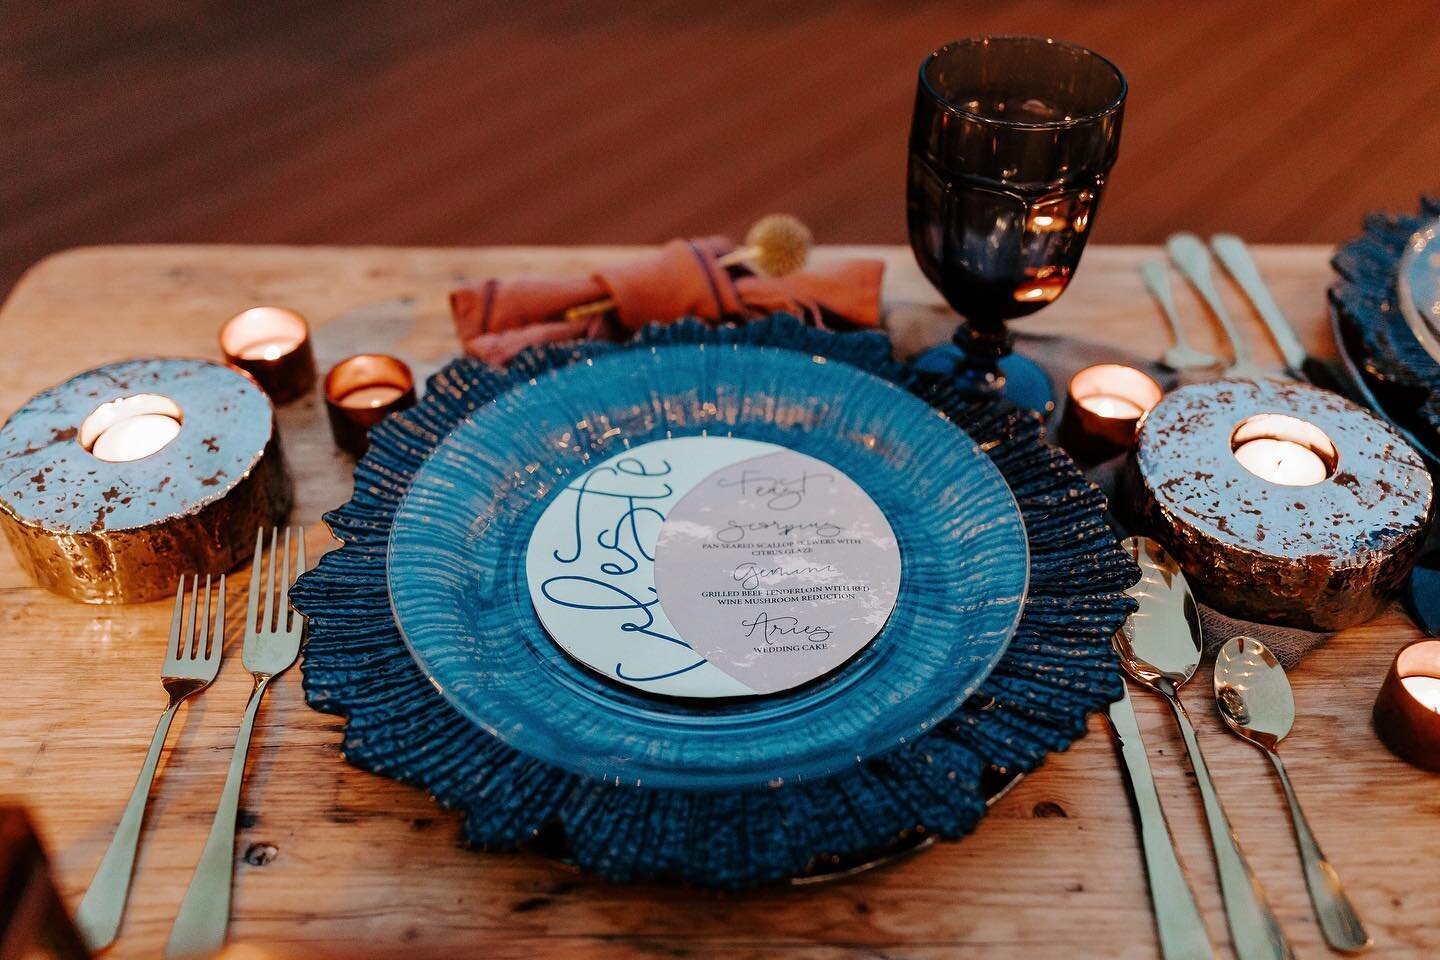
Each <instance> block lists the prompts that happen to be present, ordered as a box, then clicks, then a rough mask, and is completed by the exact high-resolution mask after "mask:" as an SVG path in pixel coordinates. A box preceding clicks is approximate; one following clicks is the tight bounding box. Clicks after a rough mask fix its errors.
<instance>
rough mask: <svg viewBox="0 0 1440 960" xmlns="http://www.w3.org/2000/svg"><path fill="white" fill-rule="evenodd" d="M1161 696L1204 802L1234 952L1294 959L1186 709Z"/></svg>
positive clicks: (1243, 957) (1247, 957)
mask: <svg viewBox="0 0 1440 960" xmlns="http://www.w3.org/2000/svg"><path fill="white" fill-rule="evenodd" d="M1165 699H1166V700H1168V701H1169V702H1170V708H1171V711H1172V712H1173V713H1174V714H1175V723H1176V724H1177V725H1178V726H1179V727H1180V735H1181V737H1183V738H1184V740H1185V750H1186V752H1187V753H1188V754H1189V755H1190V765H1191V767H1192V768H1193V769H1194V771H1195V781H1196V783H1197V784H1198V785H1199V787H1200V797H1201V799H1202V800H1203V801H1204V803H1205V822H1206V824H1207V825H1208V826H1209V828H1210V844H1211V846H1212V847H1214V849H1215V865H1216V867H1217V868H1218V870H1219V873H1220V896H1221V898H1222V899H1223V900H1224V902H1225V921H1226V923H1227V924H1228V925H1229V927H1230V939H1231V940H1232V941H1233V942H1234V945H1235V955H1236V956H1237V957H1239V958H1240V960H1294V958H1295V953H1294V951H1293V950H1291V948H1290V942H1289V941H1288V940H1286V939H1285V933H1284V931H1283V930H1281V929H1280V921H1279V920H1277V919H1276V918H1275V911H1274V910H1272V909H1271V908H1270V902H1269V901H1268V900H1267V899H1266V898H1265V891H1264V889H1263V888H1262V887H1261V886H1260V880H1259V879H1258V878H1257V877H1256V876H1255V871H1254V870H1252V869H1250V864H1249V862H1248V861H1246V859H1245V855H1244V854H1243V853H1241V852H1240V841H1239V840H1237V839H1236V838H1235V831H1234V830H1233V829H1232V828H1231V827H1230V821H1229V820H1228V819H1227V818H1226V816H1225V808H1224V807H1223V806H1221V804H1220V795H1219V794H1217V793H1216V792H1215V784H1214V782H1213V781H1212V780H1211V779H1210V769H1209V768H1208V767H1207V766H1205V756H1204V754H1202V753H1201V752H1200V741H1199V740H1198V739H1197V738H1196V736H1195V728H1194V727H1193V726H1191V725H1190V718H1189V717H1188V716H1186V715H1185V708H1184V707H1183V706H1182V705H1181V704H1180V698H1179V697H1178V696H1176V695H1175V694H1174V691H1173V690H1171V691H1169V692H1166V694H1165Z"/></svg>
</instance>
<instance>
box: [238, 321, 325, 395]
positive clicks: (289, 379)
mask: <svg viewBox="0 0 1440 960" xmlns="http://www.w3.org/2000/svg"><path fill="white" fill-rule="evenodd" d="M220 351H221V352H222V353H223V354H224V355H225V362H226V363H228V364H230V366H232V367H235V368H236V369H238V370H243V371H245V372H246V373H248V374H249V375H250V376H251V377H252V378H253V379H254V380H255V382H256V383H258V384H259V385H260V388H261V389H262V390H264V391H265V392H266V393H267V394H269V395H270V399H271V400H273V401H274V402H275V403H277V404H281V403H289V402H290V401H292V400H298V399H299V398H301V397H303V396H304V395H305V394H307V393H309V392H310V388H311V387H313V386H314V385H315V352H314V350H313V349H312V348H311V346H310V325H309V324H308V323H306V322H305V318H304V317H302V316H301V315H300V314H298V313H296V312H295V311H294V310H290V309H287V308H285V307H251V308H250V309H249V310H244V311H242V312H240V313H237V314H236V315H235V316H233V317H231V318H230V319H229V320H227V321H225V324H224V326H222V327H221V328H220Z"/></svg>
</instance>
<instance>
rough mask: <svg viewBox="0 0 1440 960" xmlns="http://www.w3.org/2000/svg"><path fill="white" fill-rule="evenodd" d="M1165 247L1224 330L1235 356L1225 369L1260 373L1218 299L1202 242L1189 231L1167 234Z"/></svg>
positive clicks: (1245, 374) (1238, 373)
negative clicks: (1168, 235)
mask: <svg viewBox="0 0 1440 960" xmlns="http://www.w3.org/2000/svg"><path fill="white" fill-rule="evenodd" d="M1165 250H1166V252H1167V253H1169V254H1170V259H1171V260H1172V261H1173V262H1174V264H1175V266H1176V267H1177V268H1178V269H1179V270H1180V273H1181V274H1183V275H1184V277H1185V279H1186V280H1189V281H1190V285H1191V286H1192V287H1194V288H1195V292H1196V293H1198V294H1200V299H1202V300H1204V301H1205V305H1206V306H1207V307H1209V308H1210V312H1211V313H1213V314H1214V315H1215V319H1216V321H1218V322H1219V324H1220V328H1221V329H1222V330H1224V331H1225V336H1226V338H1227V339H1229V341H1230V351H1231V353H1233V354H1234V356H1235V362H1234V363H1232V364H1231V365H1230V367H1229V368H1228V370H1227V371H1226V372H1227V373H1228V374H1231V375H1233V376H1240V377H1250V376H1256V375H1258V374H1259V373H1261V372H1262V371H1261V370H1260V368H1259V367H1258V366H1256V364H1255V359H1254V357H1252V356H1251V354H1250V345H1249V344H1248V343H1247V342H1246V341H1245V338H1244V337H1243V336H1241V334H1240V328H1239V327H1237V326H1236V325H1235V321H1234V319H1233V318H1232V317H1231V316H1230V311H1229V310H1227V309H1226V308H1225V301H1224V300H1221V299H1220V291H1219V289H1218V288H1217V287H1216V286H1215V281H1214V279H1213V277H1212V276H1211V273H1210V251H1209V250H1208V249H1206V247H1205V243H1204V241H1202V240H1201V239H1200V238H1199V237H1197V236H1195V234H1193V233H1176V234H1171V236H1170V237H1169V239H1167V240H1166V241H1165Z"/></svg>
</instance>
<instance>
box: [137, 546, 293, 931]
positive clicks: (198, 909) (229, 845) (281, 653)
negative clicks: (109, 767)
mask: <svg viewBox="0 0 1440 960" xmlns="http://www.w3.org/2000/svg"><path fill="white" fill-rule="evenodd" d="M292 534H293V539H295V540H296V541H297V543H298V546H297V548H296V563H295V575H296V576H299V575H300V574H301V573H303V572H304V571H305V534H304V531H302V530H301V529H300V528H298V527H293V528H292V527H287V528H286V529H285V549H284V551H283V552H282V553H281V555H280V560H279V563H280V585H279V588H278V590H277V588H276V585H275V564H276V556H275V555H276V547H277V544H278V543H279V540H280V531H279V530H273V529H272V530H271V531H270V562H269V564H268V565H267V569H268V571H269V575H268V577H267V578H266V581H265V609H264V614H263V616H261V611H260V567H261V563H262V561H263V560H264V557H265V528H264V527H261V528H260V530H259V532H258V533H257V534H256V537H255V562H254V564H253V565H252V566H251V568H250V602H249V604H248V605H247V606H246V608H245V648H244V661H245V669H246V670H249V671H250V673H251V674H252V675H253V676H254V679H255V686H254V688H253V689H252V690H251V692H250V702H249V703H247V704H246V705H245V716H244V718H243V719H242V720H241V721H240V732H239V734H238V735H237V736H236V738H235V753H234V754H233V755H232V756H231V758H230V772H229V773H228V774H226V776H225V787H224V789H223V790H221V791H220V806H219V807H218V808H217V809H216V811H215V822H214V823H212V824H211V825H210V837H209V839H207V840H206V841H205V849H204V850H202V851H201V853H200V861H199V863H197V864H196V865H195V874H194V876H192V877H191V878H190V888H189V889H188V890H186V891H185V900H184V902H182V903H181V904H180V913H179V915H178V916H176V918H175V926H173V927H171V928H170V940H169V942H168V943H166V944H165V956H167V957H192V956H208V955H210V954H212V953H216V952H218V951H219V950H220V948H221V947H223V946H224V945H225V927H226V926H227V925H228V923H229V921H230V886H231V882H232V880H233V876H234V872H235V814H236V811H237V809H238V808H239V805H240V784H241V782H242V781H243V780H244V779H245V757H246V754H247V753H248V752H249V750H250V733H251V731H252V730H253V729H254V727H255V714H256V712H257V711H258V710H259V709H260V699H261V698H262V697H264V696H265V689H266V688H267V687H268V686H269V685H270V681H271V680H273V679H274V678H275V677H276V676H278V675H279V674H281V673H283V672H284V671H285V670H286V669H288V668H289V667H290V665H291V664H293V663H294V662H295V659H296V658H297V657H298V656H299V655H300V638H301V635H302V634H303V633H304V630H305V618H304V617H302V616H301V615H300V614H299V612H297V611H295V610H292V609H290V541H291V539H292Z"/></svg>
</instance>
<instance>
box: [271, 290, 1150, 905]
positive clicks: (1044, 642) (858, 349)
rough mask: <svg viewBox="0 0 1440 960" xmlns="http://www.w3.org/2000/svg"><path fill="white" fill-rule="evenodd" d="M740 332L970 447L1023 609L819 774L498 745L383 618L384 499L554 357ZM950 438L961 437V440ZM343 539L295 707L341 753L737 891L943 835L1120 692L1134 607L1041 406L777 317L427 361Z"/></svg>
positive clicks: (604, 865)
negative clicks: (899, 739)
mask: <svg viewBox="0 0 1440 960" xmlns="http://www.w3.org/2000/svg"><path fill="white" fill-rule="evenodd" d="M702 343H703V344H706V345H707V347H716V346H721V347H724V346H729V345H730V344H746V345H755V346H765V347H772V348H779V349H786V350H792V351H794V352H796V353H798V354H799V355H801V356H802V357H813V356H822V357H826V358H827V359H828V360H829V362H830V363H833V364H841V363H843V364H848V365H850V366H853V367H856V368H859V369H862V370H865V371H866V372H868V373H871V374H874V375H875V376H878V377H880V378H882V379H884V380H887V381H890V382H893V383H895V384H897V385H899V386H901V387H903V388H904V389H906V390H907V391H909V392H910V393H913V394H914V395H916V396H918V397H919V398H920V399H922V400H924V401H925V402H926V403H928V404H929V405H930V406H932V407H934V408H935V409H936V410H937V411H939V412H940V413H941V414H943V415H944V416H945V417H946V419H947V420H948V421H949V422H950V423H951V424H952V429H954V430H955V431H956V432H957V433H964V434H965V435H966V436H968V437H970V438H972V440H973V441H974V442H975V443H977V444H979V446H980V448H981V449H982V450H983V451H984V453H985V455H986V457H987V458H988V459H989V460H990V462H991V463H993V464H994V465H995V466H996V467H997V468H998V469H999V471H1000V473H1001V474H1003V475H1004V477H1005V480H1006V482H1007V483H1008V484H1009V487H1010V490H1011V492H1012V494H1013V495H1014V497H1015V500H1016V502H1017V503H1018V504H1019V506H1020V512H1021V515H1022V517H1023V518H1024V521H1025V532H1026V537H1027V540H1028V541H1029V552H1030V580H1029V588H1028V593H1027V595H1026V598H1025V605H1024V606H1025V609H1024V613H1023V614H1022V616H1021V618H1020V623H1019V625H1018V627H1017V628H1016V630H1015V633H1014V636H1013V637H1012V638H1011V640H1010V643H1009V646H1008V648H1007V649H1006V651H1005V654H1004V656H1003V657H1002V658H1001V659H1000V662H999V663H998V664H996V665H995V667H994V669H993V670H991V672H990V674H989V676H988V677H986V679H985V681H984V682H983V683H982V684H981V685H980V687H979V689H977V690H976V691H975V693H974V694H973V695H972V696H970V697H969V698H968V699H967V700H966V701H965V702H964V703H963V704H961V705H960V706H959V707H958V708H957V709H956V710H955V711H954V712H953V713H952V714H951V715H950V716H948V717H946V718H945V719H944V720H942V721H941V722H939V723H938V724H935V725H934V726H933V727H932V728H931V729H930V730H928V731H927V732H926V733H925V734H924V735H923V736H920V737H918V738H914V739H912V740H910V741H908V742H907V743H906V744H904V745H903V746H900V747H897V748H896V749H894V750H891V751H890V752H889V753H886V754H884V755H881V756H878V757H875V758H874V759H872V760H869V761H867V762H865V763H859V764H855V765H853V766H851V767H849V768H847V769H845V770H844V771H843V772H840V773H837V774H834V775H832V776H829V777H823V778H817V779H809V780H803V781H792V782H791V783H788V784H786V785H784V786H781V787H778V788H773V789H772V788H762V789H751V790H737V791H694V790H664V789H656V788H649V787H633V786H629V785H624V784H615V783H610V782H605V781H601V780H597V779H595V778H593V777H586V776H581V775H579V774H575V773H571V772H568V771H567V770H565V769H563V768H560V767H556V766H554V765H551V764H547V763H544V762H542V761H540V760H538V759H536V758H534V757H531V756H529V755H528V754H526V753H524V752H523V751H519V750H515V749H513V748H512V747H510V746H507V745H506V744H504V743H502V742H501V741H500V740H499V739H498V738H497V737H494V736H492V735H491V734H489V733H487V732H486V731H484V730H482V729H480V728H479V727H477V726H476V725H475V724H474V723H472V722H470V720H468V719H467V718H466V717H465V716H463V715H462V714H461V713H460V712H459V711H458V710H457V709H456V708H455V706H454V705H453V703H452V701H450V700H449V699H447V698H446V697H443V696H441V694H440V693H439V692H437V691H436V689H435V686H434V684H433V683H432V681H431V680H430V679H429V678H427V677H426V676H425V675H424V674H423V673H422V672H421V671H420V669H419V667H418V666H417V665H416V663H415V660H414V658H413V657H412V656H411V654H410V651H409V649H408V648H407V647H406V645H405V643H404V641H403V639H402V638H401V636H400V632H399V630H398V628H397V627H396V625H395V621H394V617H393V611H392V609H391V602H390V594H389V586H388V582H387V578H386V556H387V551H388V547H389V539H390V533H391V528H392V525H393V521H394V518H395V514H396V511H397V510H398V508H399V506H400V502H401V500H402V499H403V498H404V496H405V494H406V492H407V491H408V489H409V487H410V484H411V481H412V480H413V478H414V477H415V474H416V473H417V472H418V471H419V469H420V468H421V466H422V465H423V464H424V463H425V461H426V460H427V458H428V457H429V456H430V454H431V453H432V452H433V451H434V450H435V449H436V448H437V447H438V446H440V444H441V443H443V442H444V441H445V439H446V438H447V437H448V436H450V434H451V433H452V432H453V431H454V430H455V429H456V428H457V427H458V426H459V425H460V424H462V423H464V422H466V421H467V420H468V419H469V418H470V417H471V416H472V415H474V414H475V412H476V411H477V410H481V409H484V408H486V407H488V406H489V405H490V404H491V403H493V402H494V401H495V400H496V398H498V397H500V396H503V395H504V394H506V393H508V392H509V391H511V390H514V389H516V388H517V387H520V388H523V387H525V386H526V385H528V384H529V383H530V381H532V380H536V381H538V380H540V379H543V378H544V377H545V376H547V375H549V374H550V373H551V372H553V371H556V370H559V369H562V368H567V367H571V366H575V365H578V364H583V363H585V362H587V361H588V360H598V359H599V358H601V357H605V356H609V355H612V354H615V355H619V354H634V353H640V352H644V351H648V350H650V349H651V348H652V347H664V346H672V345H682V344H692V345H693V344H702ZM962 442H963V441H962ZM325 521H326V523H327V524H328V525H329V527H330V530H331V532H332V533H334V535H335V536H336V537H337V538H338V539H339V540H340V541H341V544H342V545H341V547H340V548H339V549H337V550H332V551H331V552H329V553H328V554H326V555H325V556H324V557H322V558H321V559H320V562H319V563H318V564H317V565H316V567H315V568H314V569H312V570H310V571H309V572H307V573H306V574H305V575H304V576H302V577H301V578H300V580H299V581H298V582H297V583H296V585H295V587H294V588H293V589H292V590H291V594H290V596H291V600H292V602H293V603H294V604H295V605H296V607H297V608H298V609H300V610H301V611H302V612H303V613H304V614H305V615H306V616H307V617H308V618H309V622H308V632H307V639H306V644H305V650H304V658H303V660H302V662H301V670H302V671H303V673H304V684H305V696H306V700H307V702H308V703H309V704H310V706H311V707H312V708H314V709H316V710H321V711H324V712H327V713H333V714H340V715H343V716H344V717H345V723H344V729H343V738H342V740H341V742H340V743H339V744H337V746H338V747H339V749H340V750H341V751H342V752H343V755H344V757H345V760H346V762H348V763H350V764H352V765H354V766H356V767H358V768H360V769H362V770H367V771H370V772H372V773H375V774H377V775H379V776H384V777H388V778H391V779H393V780H397V781H400V782H402V783H407V784H411V785H414V786H416V787H417V788H421V789H424V790H425V791H427V792H428V793H430V794H431V795H432V796H434V797H435V799H436V800H437V801H438V802H439V803H440V804H441V805H442V806H444V807H445V808H447V809H451V810H455V811H457V812H458V813H459V814H460V815H461V819H462V821H463V835H464V838H465V840H466V842H468V843H469V844H471V845H473V846H476V847H479V848H481V849H486V850H516V849H526V850H532V851H537V852H540V853H543V854H547V855H550V856H555V857H560V858H563V859H564V860H566V861H567V862H570V863H573V864H576V865H578V866H580V867H582V868H584V869H585V870H589V871H593V872H595V873H599V874H601V875H603V876H605V877H608V878H610V879H612V880H616V881H631V880H639V879H645V878H651V879H662V880H665V881H667V882H674V881H681V882H686V883H694V884H701V885H704V886H709V887H718V888H725V889H737V888H747V887H754V886H757V885H760V884H766V883H773V882H776V881H779V880H783V879H788V878H797V877H804V878H812V877H816V876H823V875H831V876H833V875H835V874H836V873H837V872H843V871H844V870H845V869H846V868H848V867H853V866H855V865H856V864H863V863H869V862H873V861H875V860H876V859H877V858H883V857H885V856H889V855H893V854H894V853H896V852H897V851H901V850H906V849H913V848H914V847H915V845H916V844H917V843H923V842H924V841H926V840H927V839H930V838H937V837H939V838H947V839H958V838H960V837H963V836H964V835H966V834H968V833H969V832H970V831H971V830H973V829H974V828H975V826H976V825H977V824H978V823H979V822H980V820H981V818H982V817H983V816H984V813H985V809H986V803H987V800H988V799H990V798H992V797H993V796H994V794H995V789H996V784H997V783H1007V782H1011V781H1013V779H1014V778H1015V777H1016V776H1018V775H1020V774H1024V773H1026V772H1028V771H1031V770H1034V769H1035V768H1036V767H1037V766H1039V765H1040V764H1042V763H1043V762H1044V760H1045V758H1046V757H1047V756H1048V755H1049V754H1050V753H1051V752H1053V751H1057V750H1064V749H1065V748H1066V747H1067V746H1068V745H1069V744H1070V743H1071V742H1072V741H1073V740H1074V739H1075V738H1076V737H1079V736H1082V735H1083V734H1084V732H1085V729H1086V718H1087V717H1088V716H1089V714H1091V713H1092V712H1093V711H1095V710H1097V709H1100V708H1102V707H1103V706H1104V705H1105V704H1107V703H1109V702H1110V701H1111V700H1113V699H1114V698H1115V697H1117V696H1119V695H1120V692H1121V690H1122V689H1123V687H1122V684H1121V680H1120V672H1119V663H1118V661H1117V659H1116V657H1115V651H1114V648H1113V647H1112V646H1111V642H1110V640H1111V637H1112V636H1113V635H1114V633H1115V631H1116V630H1117V629H1119V627H1120V624H1121V623H1123V622H1124V619H1125V617H1126V616H1127V615H1128V614H1129V613H1130V612H1131V611H1132V610H1134V609H1135V603H1134V601H1133V600H1131V599H1130V598H1129V596H1127V595H1126V593H1125V590H1126V588H1128V587H1129V586H1130V585H1132V584H1133V583H1134V582H1135V579H1136V578H1137V577H1138V576H1139V571H1138V570H1137V568H1136V567H1135V565H1134V563H1133V561H1131V560H1130V558H1129V556H1128V555H1127V554H1126V553H1125V552H1124V551H1123V550H1121V549H1120V545H1119V543H1118V542H1117V541H1116V539H1115V535H1114V533H1113V532H1112V531H1111V530H1110V528H1109V526H1108V525H1107V524H1106V522H1105V519H1104V498H1103V497H1102V496H1101V494H1100V492H1099V491H1098V490H1097V489H1096V488H1095V487H1094V485H1092V484H1090V483H1089V482H1087V481H1086V480H1085V479H1084V477H1083V476H1082V475H1081V473H1080V471H1079V470H1078V469H1077V468H1076V466H1075V464H1074V463H1073V462H1071V460H1070V458H1069V457H1067V456H1066V455H1065V454H1064V453H1062V452H1060V451H1059V450H1057V449H1056V448H1055V447H1053V446H1050V445H1049V444H1047V443H1045V441H1044V431H1043V428H1042V426H1041V424H1040V421H1039V420H1038V418H1036V417H1034V416H1033V415H1030V414H1027V413H1024V412H1021V411H1018V410H1016V409H1015V408H1013V407H1011V406H1009V405H1008V404H1005V403H979V402H975V401H973V400H970V399H967V398H965V397H962V396H960V395H959V394H957V393H956V392H955V390H954V389H953V387H952V386H951V385H950V383H949V382H947V381H944V380H935V379H932V378H926V377H924V376H922V375H920V374H918V373H917V372H916V371H914V370H913V369H912V368H909V367H907V366H905V365H903V364H899V363H896V362H895V361H894V360H893V358H892V357H891V354H890V344H889V341H888V340H886V338H885V337H884V336H882V335H880V334H875V333H853V334H844V335H837V334H833V333H828V332H825V331H820V330H815V329H811V328H807V327H806V326H804V325H803V324H801V323H800V322H799V321H797V320H796V319H795V318H793V317H788V316H784V315H776V316H774V317H772V318H769V319H767V320H763V321H757V322H754V323H751V324H749V325H747V326H743V327H721V328H718V329H716V328H710V327H707V326H705V325H703V324H701V323H698V322H695V321H682V322H677V323H674V324H668V325H665V326H654V327H648V328H646V329H644V330H642V331H640V333H639V334H637V335H636V339H635V340H634V341H633V342H631V343H629V344H612V343H604V342H596V341H585V342H580V343H572V344H563V345H554V346H546V347H539V348H535V349H531V350H526V351H524V352H522V353H521V354H520V355H519V356H518V357H516V359H515V360H514V361H513V362H512V363H511V364H510V366H509V368H508V369H506V370H496V369H494V368H490V367H486V366H485V365H484V364H482V363H480V362H479V361H477V360H473V359H460V360H456V361H454V362H453V363H451V364H449V365H447V366H446V367H445V368H444V369H443V370H441V371H440V372H439V373H437V374H436V375H435V376H434V377H432V378H431V379H430V382H429V384H428V385H427V389H426V391H425V395H424V397H423V398H422V399H421V401H420V403H419V404H418V405H417V406H415V407H414V408H412V409H410V410H407V411H405V412H404V413H401V414H398V415H396V416H393V417H390V418H388V419H387V420H386V421H385V422H384V423H382V424H380V425H379V426H378V427H376V428H375V430H373V431H372V432H371V435H370V450H369V452H368V453H367V454H366V455H365V456H364V458H363V459H362V460H361V461H360V462H359V464H358V465H357V466H356V469H355V490H354V494H353V495H352V496H351V498H350V500H349V501H348V502H347V503H345V504H344V505H343V506H341V507H339V508H337V509H336V510H334V511H332V512H330V513H328V514H327V515H326V517H325Z"/></svg>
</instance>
